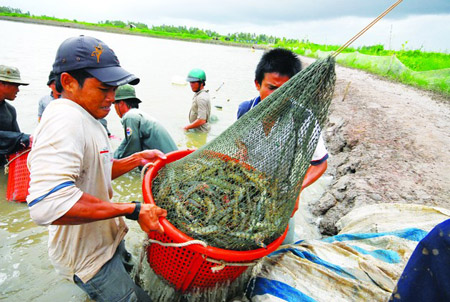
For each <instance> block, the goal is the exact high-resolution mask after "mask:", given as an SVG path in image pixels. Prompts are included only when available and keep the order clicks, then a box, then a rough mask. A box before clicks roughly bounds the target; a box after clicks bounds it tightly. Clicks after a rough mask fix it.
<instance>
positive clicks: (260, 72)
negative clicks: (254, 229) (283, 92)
mask: <svg viewBox="0 0 450 302" xmlns="http://www.w3.org/2000/svg"><path fill="white" fill-rule="evenodd" d="M301 69H302V65H301V62H300V60H299V59H298V57H297V55H295V54H294V53H293V52H291V51H289V50H286V49H282V48H275V49H272V50H270V51H269V52H266V53H265V54H264V55H263V56H262V57H261V60H260V61H259V63H258V65H257V67H256V71H255V86H256V89H257V90H258V91H259V96H257V97H256V98H254V99H252V100H249V101H245V102H242V103H241V104H240V105H239V108H238V112H237V118H238V119H239V118H241V117H242V116H243V115H244V114H245V113H247V112H248V111H250V110H251V109H252V108H254V107H255V106H256V105H258V104H259V103H260V102H261V101H263V100H264V99H265V98H266V97H268V96H269V95H270V94H272V92H274V91H275V90H276V89H278V88H279V87H280V86H281V85H283V84H284V83H285V82H287V81H288V80H289V79H290V78H291V77H293V76H294V75H295V74H296V73H298V72H299V71H300V70H301ZM327 159H328V152H327V150H326V148H325V144H324V141H323V138H322V135H320V137H319V140H318V143H317V147H316V150H315V152H314V155H313V158H312V160H311V166H310V167H309V168H308V170H307V173H306V175H305V178H304V180H303V185H302V189H303V188H305V187H307V186H308V185H310V184H311V183H313V182H314V181H315V180H317V179H318V178H319V177H320V176H321V175H322V174H323V173H324V172H325V170H326V169H327ZM299 198H300V196H299ZM299 198H297V202H296V205H295V208H294V212H293V213H292V215H294V213H295V212H296V211H297V209H298V203H299ZM294 228H295V221H294V219H293V218H291V220H290V221H289V233H288V234H287V236H286V239H285V241H284V243H285V244H287V243H292V242H293V241H294Z"/></svg>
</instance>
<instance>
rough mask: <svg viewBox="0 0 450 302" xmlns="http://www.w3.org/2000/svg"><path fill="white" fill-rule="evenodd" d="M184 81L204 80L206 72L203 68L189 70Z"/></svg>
mask: <svg viewBox="0 0 450 302" xmlns="http://www.w3.org/2000/svg"><path fill="white" fill-rule="evenodd" d="M186 81H188V82H200V81H206V74H205V72H204V71H203V70H201V69H198V68H194V69H192V70H191V71H189V73H188V76H187V78H186Z"/></svg>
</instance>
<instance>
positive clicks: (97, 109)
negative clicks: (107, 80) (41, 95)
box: [65, 78, 117, 119]
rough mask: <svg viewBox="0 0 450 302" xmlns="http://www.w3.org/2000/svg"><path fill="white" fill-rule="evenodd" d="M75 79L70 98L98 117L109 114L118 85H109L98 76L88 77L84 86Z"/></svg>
mask: <svg viewBox="0 0 450 302" xmlns="http://www.w3.org/2000/svg"><path fill="white" fill-rule="evenodd" d="M72 79H73V78H72ZM73 80H74V81H75V83H73V87H72V88H71V91H69V95H68V98H69V99H71V100H72V101H75V102H76V103H77V104H79V105H80V106H81V107H83V108H84V109H85V110H86V111H87V112H89V113H90V114H91V115H92V116H93V117H95V118H96V119H101V118H104V117H105V116H107V115H108V113H109V111H110V110H111V105H112V103H113V102H114V98H115V91H116V89H117V87H113V86H108V85H106V84H104V83H102V82H100V81H99V80H97V79H96V78H87V79H86V80H85V81H84V84H83V87H80V86H79V85H78V82H76V80H75V79H73ZM65 90H66V89H65Z"/></svg>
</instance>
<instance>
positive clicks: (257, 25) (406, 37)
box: [0, 0, 450, 53]
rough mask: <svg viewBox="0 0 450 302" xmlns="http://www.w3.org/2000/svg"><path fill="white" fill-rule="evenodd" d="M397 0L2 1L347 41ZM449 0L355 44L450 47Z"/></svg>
mask: <svg viewBox="0 0 450 302" xmlns="http://www.w3.org/2000/svg"><path fill="white" fill-rule="evenodd" d="M395 2H396V1H395V0H390V1H388V0H313V1H311V0H259V1H253V0H246V1H244V0H206V1H197V2H194V1H186V0H147V1H145V0H127V1H123V0H109V1H104V0H97V1H95V0H75V1H61V0H41V1H40V0H0V6H9V7H13V8H19V9H21V10H22V11H23V12H27V11H29V12H30V13H31V14H33V15H47V16H54V17H57V18H67V19H76V20H78V21H87V22H98V21H104V20H121V21H125V22H126V21H133V22H141V23H145V24H147V25H149V26H151V25H162V24H166V25H175V26H187V27H198V28H202V29H210V30H214V31H216V32H218V33H219V34H222V35H225V34H228V33H235V32H248V33H256V34H267V35H272V36H276V37H280V38H281V37H286V38H294V39H299V40H302V39H305V40H306V39H307V40H309V41H310V42H314V43H319V44H334V45H342V44H344V43H345V42H347V40H349V39H350V38H351V37H353V36H354V35H355V34H356V33H358V32H359V31H360V30H361V29H362V28H364V27H365V26H366V25H367V24H369V23H370V22H372V20H373V19H375V18H376V17H377V16H378V15H380V14H381V13H382V12H383V11H384V10H385V9H387V8H388V7H389V6H390V5H392V4H393V3H395ZM449 36H450V0H403V1H402V2H401V3H400V4H399V6H397V7H396V8H395V9H394V10H393V11H392V12H390V13H389V14H388V15H387V16H385V17H384V18H383V19H382V20H381V21H379V22H378V23H377V24H375V25H374V26H373V27H372V28H371V29H370V30H369V31H368V32H367V33H365V34H364V35H363V36H362V37H361V38H359V39H358V40H357V41H356V42H355V43H354V44H353V45H352V46H355V47H356V46H361V45H375V44H382V45H384V46H385V48H386V49H396V50H398V49H402V48H403V49H422V50H425V51H439V52H447V53H449V52H450V39H449Z"/></svg>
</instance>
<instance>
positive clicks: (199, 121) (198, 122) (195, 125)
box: [184, 119, 206, 131]
mask: <svg viewBox="0 0 450 302" xmlns="http://www.w3.org/2000/svg"><path fill="white" fill-rule="evenodd" d="M203 124H206V120H202V119H196V120H195V121H193V122H192V123H191V124H189V125H187V126H185V127H184V130H186V131H187V130H189V129H194V128H198V127H200V126H201V125H203Z"/></svg>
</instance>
